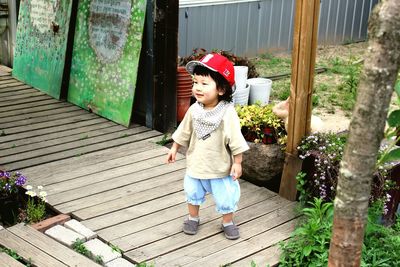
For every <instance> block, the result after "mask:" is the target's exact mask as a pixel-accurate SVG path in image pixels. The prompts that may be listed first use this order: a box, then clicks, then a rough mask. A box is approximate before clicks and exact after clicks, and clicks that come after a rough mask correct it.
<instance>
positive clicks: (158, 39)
mask: <svg viewBox="0 0 400 267" xmlns="http://www.w3.org/2000/svg"><path fill="white" fill-rule="evenodd" d="M148 1H151V0H148ZM154 1H155V10H154V85H155V88H154V98H153V99H154V107H153V112H154V113H153V114H154V115H153V116H154V117H153V119H154V120H153V125H154V127H153V128H154V129H156V130H158V131H161V132H172V131H173V130H174V127H175V126H176V66H177V57H178V17H179V16H178V12H179V0H168V1H161V0H154Z"/></svg>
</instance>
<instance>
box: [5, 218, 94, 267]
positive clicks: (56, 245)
mask: <svg viewBox="0 0 400 267" xmlns="http://www.w3.org/2000/svg"><path fill="white" fill-rule="evenodd" d="M8 230H9V231H10V232H11V233H13V234H15V235H16V236H18V237H20V238H21V239H23V240H25V241H26V242H28V243H30V244H31V245H33V246H35V247H37V248H38V249H40V250H42V251H45V252H46V253H47V254H49V255H51V256H52V257H54V258H56V259H57V260H59V261H60V262H62V263H64V264H65V265H67V266H85V267H86V266H88V267H89V266H100V265H98V264H97V263H95V262H94V261H92V260H91V259H89V258H87V257H85V256H83V255H81V254H79V253H77V252H75V251H73V250H72V249H70V248H68V247H66V246H64V245H63V244H61V243H60V242H57V241H55V240H54V239H52V238H50V237H48V236H47V235H45V234H43V233H41V232H39V231H37V230H35V229H33V228H32V227H30V226H25V225H23V224H17V225H15V226H13V227H10V228H8Z"/></svg>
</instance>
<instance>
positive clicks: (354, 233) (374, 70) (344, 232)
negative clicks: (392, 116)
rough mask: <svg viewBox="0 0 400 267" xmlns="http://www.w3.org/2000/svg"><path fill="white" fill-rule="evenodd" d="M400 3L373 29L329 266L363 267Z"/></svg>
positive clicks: (399, 61) (384, 6)
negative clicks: (373, 179)
mask: <svg viewBox="0 0 400 267" xmlns="http://www.w3.org/2000/svg"><path fill="white" fill-rule="evenodd" d="M399 18H400V4H399V2H398V0H386V1H381V3H380V4H379V5H378V6H377V7H376V8H375V10H374V12H373V13H372V15H371V17H370V21H369V26H368V34H369V44H368V52H367V54H366V59H365V63H364V69H363V71H362V73H361V78H360V84H359V86H358V95H357V102H356V105H355V108H354V112H353V117H352V120H351V123H350V128H349V138H348V143H347V146H346V149H345V151H344V155H343V159H342V162H341V168H340V174H339V181H338V186H337V194H336V198H335V214H334V219H333V233H332V240H331V244H330V250H329V263H328V266H359V265H360V260H361V248H362V243H363V237H364V226H365V223H366V217H367V211H368V200H369V196H370V191H371V181H372V175H373V172H374V169H375V164H376V160H377V153H378V149H379V145H380V142H381V140H382V138H383V133H384V127H385V122H386V117H387V112H388V107H389V103H390V99H391V96H392V94H393V89H394V84H395V81H396V78H397V74H398V71H399V65H400V19H399Z"/></svg>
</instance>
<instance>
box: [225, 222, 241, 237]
mask: <svg viewBox="0 0 400 267" xmlns="http://www.w3.org/2000/svg"><path fill="white" fill-rule="evenodd" d="M222 230H224V234H225V237H226V238H228V239H230V240H235V239H238V238H239V237H240V234H239V228H238V227H237V226H236V225H235V224H232V225H228V226H224V225H222Z"/></svg>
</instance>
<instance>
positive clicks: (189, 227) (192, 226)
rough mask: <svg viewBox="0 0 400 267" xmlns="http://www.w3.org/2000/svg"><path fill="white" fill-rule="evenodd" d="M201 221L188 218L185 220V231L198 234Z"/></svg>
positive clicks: (189, 233)
mask: <svg viewBox="0 0 400 267" xmlns="http://www.w3.org/2000/svg"><path fill="white" fill-rule="evenodd" d="M199 224H200V221H198V222H196V221H193V220H189V219H186V220H185V221H184V222H183V232H184V233H185V234H188V235H195V234H197V230H198V229H199Z"/></svg>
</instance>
